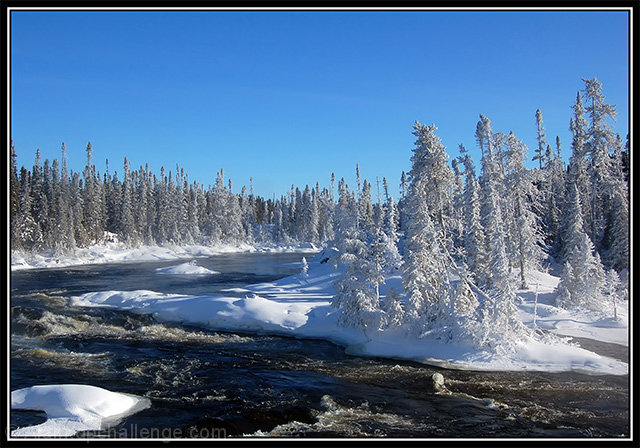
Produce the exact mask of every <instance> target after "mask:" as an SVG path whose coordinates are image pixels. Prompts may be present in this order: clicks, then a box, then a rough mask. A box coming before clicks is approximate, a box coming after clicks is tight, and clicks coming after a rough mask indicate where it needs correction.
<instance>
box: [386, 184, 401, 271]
mask: <svg viewBox="0 0 640 448" xmlns="http://www.w3.org/2000/svg"><path fill="white" fill-rule="evenodd" d="M397 217H398V207H397V206H396V203H395V201H394V200H393V197H392V196H388V199H387V206H386V208H385V213H384V221H383V223H382V224H383V227H382V230H383V232H384V236H385V239H384V240H385V259H386V264H387V268H388V271H389V272H394V271H395V270H397V269H399V268H400V266H401V265H402V257H401V256H400V253H399V252H398V240H399V238H398V232H397V228H398V227H397V226H398V224H397V222H398V218H397Z"/></svg>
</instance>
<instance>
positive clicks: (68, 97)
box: [11, 11, 629, 198]
mask: <svg viewBox="0 0 640 448" xmlns="http://www.w3.org/2000/svg"><path fill="white" fill-rule="evenodd" d="M627 20H628V13H627V12H625V11H571V12H561V11H538V12H527V11H519V12H508V11H498V12H489V11H475V12H472V11H457V12H445V11H417V12H408V11H406V12H401V11H384V12H375V11H360V12H355V11H342V12H335V11H334V12H329V11H324V12H318V11H316V12H308V11H307V12H305V11H297V12H277V11H263V12H248V11H244V12H231V11H226V12H223V11H206V12H187V11H172V12H160V11H155V12H152V11H146V12H133V11H129V12H106V11H92V12H80V11H66V12H63V11H54V12H36V11H13V12H12V13H11V135H12V138H13V141H14V145H15V148H16V152H17V153H18V167H20V166H22V165H24V166H27V167H31V166H32V165H33V163H34V155H35V151H36V148H40V150H41V152H42V157H43V159H45V158H48V159H49V160H53V158H56V157H57V158H59V157H60V146H61V143H62V142H63V141H64V142H65V143H66V146H67V157H68V162H69V165H70V168H71V169H73V170H75V171H82V168H83V166H84V164H85V161H86V153H85V148H86V145H87V142H88V141H91V142H92V144H93V148H94V163H95V164H96V167H97V169H98V170H100V171H101V172H104V170H105V160H106V159H108V160H109V168H110V171H111V172H112V173H113V171H117V172H118V174H119V175H121V173H122V172H123V169H122V166H123V160H124V157H125V156H126V157H127V158H128V159H129V160H130V162H131V164H132V167H133V168H138V167H139V166H140V165H141V164H144V163H149V166H150V168H151V170H152V171H153V172H155V173H156V174H159V173H160V167H161V166H164V167H165V168H166V169H167V170H171V171H174V172H175V166H176V163H178V164H179V165H180V166H181V167H183V168H184V169H185V171H186V172H187V173H188V175H189V179H190V181H194V180H195V181H198V182H199V183H202V184H205V185H209V184H213V183H214V182H215V176H216V173H217V172H218V171H219V170H220V169H221V168H224V170H225V173H226V175H227V176H228V177H231V178H232V180H233V183H234V190H236V191H239V188H240V186H241V185H247V186H248V185H249V178H250V177H253V178H254V192H255V193H256V194H260V195H263V196H265V197H267V198H270V197H272V195H273V194H276V196H280V195H281V194H284V193H286V192H287V191H288V190H289V189H290V187H291V184H295V185H296V186H299V187H300V188H301V189H302V188H304V186H305V184H310V185H315V183H316V182H319V183H320V185H321V186H329V181H330V175H331V173H332V172H335V174H336V176H337V178H338V179H339V178H341V177H344V178H345V179H346V180H347V182H348V183H349V184H350V185H352V186H353V185H355V164H356V163H359V164H360V170H361V174H362V176H363V177H364V178H367V179H369V180H370V181H371V182H372V183H373V184H374V186H375V180H376V176H379V177H380V178H382V176H386V177H387V179H388V180H389V183H390V185H391V190H392V193H393V194H394V195H396V196H397V192H398V183H399V178H400V174H401V172H402V171H403V170H405V171H408V170H409V168H410V162H409V157H410V155H411V149H412V147H413V142H414V136H413V135H412V134H411V130H412V125H413V123H414V121H415V120H419V121H420V122H423V123H428V124H431V123H435V124H436V125H437V126H438V128H439V129H438V135H439V136H440V137H441V139H442V141H443V143H444V145H445V146H446V147H447V151H448V153H449V154H450V155H451V156H457V155H458V145H459V144H460V143H462V144H464V145H465V146H466V147H467V149H469V150H470V151H471V152H472V154H473V155H475V154H477V152H478V150H477V148H476V143H475V140H474V131H475V126H476V123H477V121H478V115H479V114H480V113H482V114H484V115H486V116H488V117H489V118H490V119H491V121H492V125H493V129H494V130H495V131H502V132H509V131H510V130H513V132H514V133H515V134H516V136H517V137H519V138H520V139H521V140H523V141H524V142H525V143H526V144H527V145H528V146H529V148H530V150H529V156H530V157H529V158H531V156H532V155H533V154H532V150H533V147H534V146H535V144H536V141H535V136H536V127H535V111H536V109H537V108H540V109H541V110H542V113H543V117H544V124H545V127H546V131H547V136H548V140H549V142H550V143H553V141H554V140H555V136H556V135H559V136H560V138H561V140H562V142H563V146H564V150H565V151H564V153H563V157H564V160H565V161H566V160H568V155H569V151H570V132H569V130H568V127H569V119H570V117H571V105H572V104H573V101H574V99H575V96H576V92H577V91H578V90H580V89H582V88H583V87H584V84H583V82H582V80H581V78H583V77H584V78H592V77H597V78H598V79H599V80H600V81H601V82H602V83H603V92H604V94H605V96H606V100H607V102H609V103H611V104H615V105H616V106H617V111H618V121H617V122H616V123H613V127H614V130H615V131H616V132H618V133H620V134H621V135H622V137H623V138H625V137H626V134H627V132H628V131H627V130H628V101H629V90H628V83H629V59H628V54H629V48H628V45H629V35H628V22H627ZM374 198H375V189H374Z"/></svg>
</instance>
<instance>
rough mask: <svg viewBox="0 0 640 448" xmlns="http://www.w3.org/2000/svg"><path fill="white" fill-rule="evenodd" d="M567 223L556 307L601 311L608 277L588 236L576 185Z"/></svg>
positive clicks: (570, 187)
mask: <svg viewBox="0 0 640 448" xmlns="http://www.w3.org/2000/svg"><path fill="white" fill-rule="evenodd" d="M565 217H566V221H565V222H564V238H563V240H564V242H565V253H564V260H563V269H562V274H561V277H560V283H559V284H558V287H557V292H558V296H557V304H558V305H559V306H561V307H563V308H575V309H583V310H602V309H603V304H604V299H603V294H602V290H603V286H604V283H605V273H604V269H603V267H602V264H601V262H600V256H599V255H598V254H597V253H595V254H594V246H593V244H592V242H591V240H590V239H589V236H588V235H587V234H586V233H585V231H584V227H583V223H582V207H581V205H580V196H579V195H578V190H577V188H576V186H575V185H570V186H569V197H568V202H567V210H566V214H565Z"/></svg>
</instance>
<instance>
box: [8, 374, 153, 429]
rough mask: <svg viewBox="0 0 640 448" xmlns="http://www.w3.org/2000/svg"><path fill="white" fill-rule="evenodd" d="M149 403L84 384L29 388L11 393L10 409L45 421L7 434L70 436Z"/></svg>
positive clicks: (94, 427) (105, 423) (117, 418)
mask: <svg viewBox="0 0 640 448" xmlns="http://www.w3.org/2000/svg"><path fill="white" fill-rule="evenodd" d="M149 406H150V401H149V400H148V399H147V398H143V397H138V396H136V395H131V394H124V393H118V392H111V391H109V390H106V389H102V388H100V387H96V386H90V385H86V384H54V385H40V386H32V387H27V388H24V389H18V390H14V391H13V392H11V409H22V410H33V411H44V413H45V414H46V415H47V421H45V422H44V423H42V424H40V425H34V426H26V427H23V428H18V429H16V430H13V431H11V436H16V437H33V436H36V437H56V436H59V437H70V436H73V435H74V434H76V433H77V432H79V431H97V430H100V429H102V428H103V427H104V426H107V425H110V424H115V423H117V422H118V421H119V420H121V419H122V418H124V417H126V416H129V415H131V414H135V413H136V412H138V411H141V410H142V409H145V408H148V407H149Z"/></svg>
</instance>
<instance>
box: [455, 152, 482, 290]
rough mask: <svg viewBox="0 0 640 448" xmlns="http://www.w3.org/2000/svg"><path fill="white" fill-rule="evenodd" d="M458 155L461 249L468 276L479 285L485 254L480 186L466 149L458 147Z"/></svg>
mask: <svg viewBox="0 0 640 448" xmlns="http://www.w3.org/2000/svg"><path fill="white" fill-rule="evenodd" d="M460 153H461V155H462V162H463V164H464V167H465V170H464V174H465V186H464V194H463V204H462V207H463V211H464V213H463V217H464V234H463V247H464V254H465V263H466V264H467V266H468V269H469V274H470V275H471V276H472V277H473V278H474V279H475V281H477V282H479V283H484V280H485V276H486V273H487V271H488V269H487V266H486V260H487V254H486V245H485V241H484V229H483V227H482V223H481V220H480V184H479V183H478V179H477V178H476V173H475V167H474V165H473V161H472V160H471V157H470V156H469V153H468V152H467V150H466V148H465V147H464V146H462V145H460Z"/></svg>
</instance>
